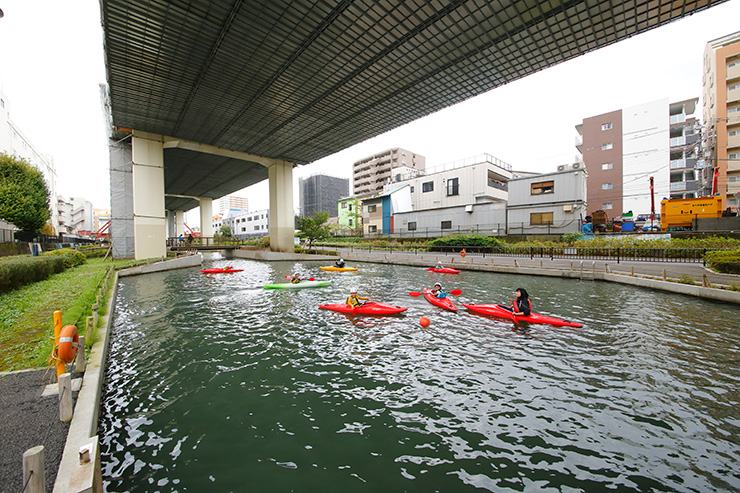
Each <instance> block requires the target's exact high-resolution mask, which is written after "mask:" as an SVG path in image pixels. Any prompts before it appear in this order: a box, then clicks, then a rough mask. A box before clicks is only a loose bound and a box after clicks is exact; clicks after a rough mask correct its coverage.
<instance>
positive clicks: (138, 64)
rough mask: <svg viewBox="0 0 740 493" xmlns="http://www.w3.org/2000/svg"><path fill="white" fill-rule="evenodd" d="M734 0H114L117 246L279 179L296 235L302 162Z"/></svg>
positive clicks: (109, 19)
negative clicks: (295, 173)
mask: <svg viewBox="0 0 740 493" xmlns="http://www.w3.org/2000/svg"><path fill="white" fill-rule="evenodd" d="M722 1H724V0H694V1H691V0H684V1H681V0H677V1H667V0H631V1H626V2H614V1H603V0H569V1H559V0H553V1H547V2H545V1H534V0H522V1H507V0H501V1H488V0H449V1H439V0H396V1H384V0H333V1H329V0H270V1H269V2H262V1H249V0H173V1H166V0H105V1H101V14H102V24H103V30H104V42H105V59H106V70H107V79H108V85H107V91H106V93H105V97H106V101H107V104H108V105H109V110H110V111H109V113H110V119H111V121H110V127H111V128H112V132H111V140H112V145H111V205H112V215H113V221H112V226H111V231H112V235H113V239H114V244H116V243H117V247H116V249H115V250H116V251H117V252H119V255H120V256H135V257H136V258H148V257H160V256H163V255H164V254H165V253H166V246H165V241H166V237H167V228H168V219H167V218H168V217H169V218H170V224H171V225H172V224H175V225H177V227H179V228H180V229H177V230H176V231H173V234H177V233H179V232H181V231H182V226H181V223H182V211H185V210H189V209H191V208H193V207H195V206H197V205H200V206H201V228H202V229H203V234H204V235H205V236H211V235H212V230H211V229H212V228H211V217H210V216H211V201H212V200H213V199H217V198H219V197H222V196H224V195H227V194H229V193H232V192H235V191H237V190H240V189H242V188H244V187H246V186H249V185H252V184H254V183H257V182H260V181H263V180H265V179H269V183H270V238H271V248H272V249H273V250H276V251H290V250H292V248H293V239H292V237H293V192H292V169H293V167H294V166H298V165H305V164H308V163H311V162H313V161H315V160H317V159H320V158H322V157H325V156H328V155H330V154H333V153H335V152H338V151H340V150H342V149H344V148H346V147H349V146H351V145H353V144H356V143H358V142H361V141H363V140H366V139H368V138H370V137H373V136H375V135H378V134H380V133H383V132H386V131H388V130H391V129H393V128H395V127H398V126H400V125H403V124H405V123H408V122H410V121H413V120H415V119H417V118H420V117H422V116H425V115H428V114H430V113H433V112H435V111H438V110H440V109H442V108H444V107H447V106H450V105H453V104H455V103H457V102H460V101H463V100H465V99H468V98H471V97H473V96H476V95H478V94H481V93H484V92H486V91H489V90H491V89H493V88H495V87H498V86H501V85H504V84H506V83H508V82H511V81H513V80H516V79H519V78H521V77H525V76H527V75H529V74H532V73H534V72H536V71H539V70H542V69H545V68H547V67H550V66H552V65H555V64H558V63H560V62H563V61H566V60H569V59H571V58H574V57H577V56H579V55H582V54H584V53H587V52H589V51H592V50H595V49H598V48H600V47H603V46H606V45H609V44H611V43H615V42H617V41H620V40H622V39H625V38H628V37H631V36H634V35H636V34H639V33H642V32H644V31H647V30H650V29H653V28H655V27H659V26H661V25H664V24H666V23H669V22H671V21H673V20H676V19H679V18H681V17H684V16H687V15H691V14H693V13H694V12H697V11H700V10H704V9H707V8H709V7H711V6H713V5H716V4H719V3H722ZM166 211H169V213H168V212H166Z"/></svg>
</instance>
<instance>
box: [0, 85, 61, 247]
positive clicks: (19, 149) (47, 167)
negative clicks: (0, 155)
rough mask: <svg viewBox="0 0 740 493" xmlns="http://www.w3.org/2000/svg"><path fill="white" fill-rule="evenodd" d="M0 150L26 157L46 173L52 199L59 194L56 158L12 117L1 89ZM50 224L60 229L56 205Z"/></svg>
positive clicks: (45, 176) (52, 210) (52, 211)
mask: <svg viewBox="0 0 740 493" xmlns="http://www.w3.org/2000/svg"><path fill="white" fill-rule="evenodd" d="M0 152H4V153H6V154H8V155H11V156H17V157H20V158H24V159H25V160H26V161H28V162H29V163H30V164H31V166H33V167H35V168H36V169H38V170H39V171H41V173H43V175H44V180H45V181H46V187H47V188H48V189H49V197H50V201H51V200H52V198H53V197H56V196H57V172H56V168H55V167H54V160H53V159H52V158H51V157H50V156H45V155H43V154H42V153H41V151H40V150H39V149H38V148H37V147H36V146H35V145H33V143H32V142H31V141H30V139H28V138H27V137H26V136H25V135H24V134H23V132H21V129H20V128H19V127H18V126H17V125H16V124H15V123H13V121H12V120H11V119H10V104H9V103H8V100H7V98H6V97H5V95H4V94H3V93H2V92H1V91H0ZM49 224H51V226H52V227H53V228H54V230H55V231H57V233H62V232H61V231H58V229H59V213H58V211H57V208H56V207H53V206H52V207H51V217H50V218H49Z"/></svg>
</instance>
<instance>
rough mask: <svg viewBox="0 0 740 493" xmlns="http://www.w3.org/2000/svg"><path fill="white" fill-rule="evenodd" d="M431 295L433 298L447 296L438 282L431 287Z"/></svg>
mask: <svg viewBox="0 0 740 493" xmlns="http://www.w3.org/2000/svg"><path fill="white" fill-rule="evenodd" d="M432 295H433V296H434V297H435V298H447V293H445V292H444V290H443V289H442V285H441V284H440V283H437V284H435V285H434V289H432Z"/></svg>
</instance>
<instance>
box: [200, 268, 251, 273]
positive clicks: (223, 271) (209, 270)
mask: <svg viewBox="0 0 740 493" xmlns="http://www.w3.org/2000/svg"><path fill="white" fill-rule="evenodd" d="M243 270H244V269H228V268H216V267H212V268H210V269H201V270H200V271H201V272H202V273H204V274H230V273H232V272H241V271H243Z"/></svg>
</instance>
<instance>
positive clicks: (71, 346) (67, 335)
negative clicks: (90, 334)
mask: <svg viewBox="0 0 740 493" xmlns="http://www.w3.org/2000/svg"><path fill="white" fill-rule="evenodd" d="M79 340H80V335H79V334H78V333H77V327H75V326H74V325H65V326H64V327H62V332H61V333H60V334H59V346H58V347H57V356H58V357H59V359H60V360H62V361H64V362H65V363H71V362H72V361H73V360H74V359H75V356H76V355H77V343H78V342H79Z"/></svg>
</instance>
